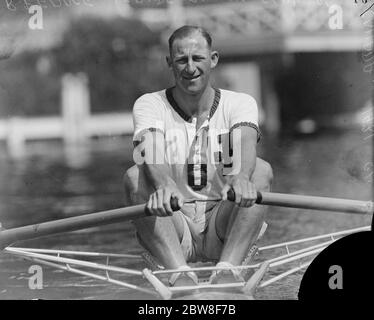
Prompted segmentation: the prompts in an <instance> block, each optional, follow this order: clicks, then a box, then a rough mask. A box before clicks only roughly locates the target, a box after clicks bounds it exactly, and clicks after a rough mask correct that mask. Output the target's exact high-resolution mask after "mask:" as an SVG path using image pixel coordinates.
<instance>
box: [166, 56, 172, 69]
mask: <svg viewBox="0 0 374 320" xmlns="http://www.w3.org/2000/svg"><path fill="white" fill-rule="evenodd" d="M166 63H167V65H168V67H169V68H171V58H170V56H166Z"/></svg>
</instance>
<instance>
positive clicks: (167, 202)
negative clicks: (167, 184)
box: [162, 190, 173, 216]
mask: <svg viewBox="0 0 374 320" xmlns="http://www.w3.org/2000/svg"><path fill="white" fill-rule="evenodd" d="M170 200H171V192H170V191H169V190H165V191H164V197H163V201H162V204H163V207H164V208H165V211H166V214H167V215H168V216H171V215H172V214H173V210H172V209H171V206H170Z"/></svg>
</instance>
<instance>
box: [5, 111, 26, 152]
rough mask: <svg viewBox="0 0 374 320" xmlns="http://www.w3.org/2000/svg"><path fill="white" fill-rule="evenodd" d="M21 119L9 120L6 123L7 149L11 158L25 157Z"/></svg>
mask: <svg viewBox="0 0 374 320" xmlns="http://www.w3.org/2000/svg"><path fill="white" fill-rule="evenodd" d="M23 126H24V124H23V123H22V119H20V118H18V117H13V118H10V119H9V121H8V133H7V147H8V152H9V155H10V156H11V157H12V158H21V157H23V156H24V155H25V151H26V141H25V140H26V139H25V135H24V132H23Z"/></svg>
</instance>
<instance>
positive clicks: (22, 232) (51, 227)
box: [0, 204, 145, 250]
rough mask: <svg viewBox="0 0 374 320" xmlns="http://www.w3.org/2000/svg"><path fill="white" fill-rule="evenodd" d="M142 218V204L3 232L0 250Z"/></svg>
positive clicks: (143, 210)
mask: <svg viewBox="0 0 374 320" xmlns="http://www.w3.org/2000/svg"><path fill="white" fill-rule="evenodd" d="M143 216H145V205H144V204H142V205H136V206H132V207H126V208H119V209H113V210H107V211H100V212H96V213H91V214H85V215H81V216H77V217H71V218H65V219H60V220H55V221H48V222H43V223H39V224H34V225H29V226H24V227H19V228H14V229H9V230H4V231H0V250H1V248H3V247H5V246H8V245H9V244H12V243H13V242H15V241H20V240H27V239H35V238H39V237H43V236H47V235H52V234H58V233H62V232H68V231H75V230H80V229H85V228H91V227H96V226H102V225H106V224H111V223H116V222H121V221H128V220H132V219H137V218H140V217H143Z"/></svg>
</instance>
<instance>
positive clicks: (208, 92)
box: [173, 85, 214, 116]
mask: <svg viewBox="0 0 374 320" xmlns="http://www.w3.org/2000/svg"><path fill="white" fill-rule="evenodd" d="M173 96H174V99H175V101H176V102H177V103H178V105H179V107H180V108H182V109H183V111H184V112H185V113H186V114H187V115H189V116H193V115H196V116H199V115H201V114H203V113H204V112H206V111H208V112H209V110H210V107H211V106H212V104H213V100H214V89H213V88H212V87H211V86H210V85H208V86H207V87H206V88H205V89H204V90H203V91H202V92H200V93H198V94H196V95H191V94H188V93H186V92H184V91H182V90H180V89H179V88H178V87H175V88H174V89H173Z"/></svg>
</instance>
